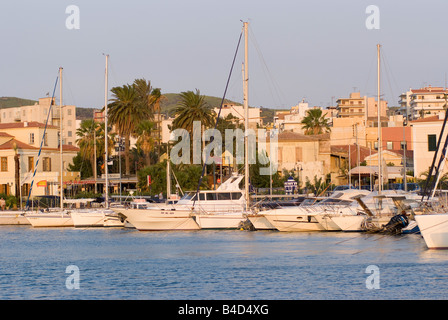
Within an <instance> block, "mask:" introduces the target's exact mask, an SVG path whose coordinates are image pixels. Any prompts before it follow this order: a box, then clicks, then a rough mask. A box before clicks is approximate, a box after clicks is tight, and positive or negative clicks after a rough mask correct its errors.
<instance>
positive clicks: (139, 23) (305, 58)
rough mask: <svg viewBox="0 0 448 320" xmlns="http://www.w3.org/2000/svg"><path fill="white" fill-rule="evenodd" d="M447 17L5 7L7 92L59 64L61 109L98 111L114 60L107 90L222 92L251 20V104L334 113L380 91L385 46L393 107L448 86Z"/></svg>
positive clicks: (382, 6) (432, 5)
mask: <svg viewBox="0 0 448 320" xmlns="http://www.w3.org/2000/svg"><path fill="white" fill-rule="evenodd" d="M69 5H76V6H78V8H79V18H80V28H79V29H78V30H75V29H73V30H70V29H68V28H67V27H66V19H67V18H68V17H69V14H67V13H66V8H67V6H69ZM369 5H376V6H377V7H378V8H379V10H380V29H379V30H375V29H373V30H369V29H367V27H366V24H365V22H366V19H368V17H369V15H370V14H368V13H366V8H367V6H369ZM447 12H448V1H446V0H429V1H391V0H389V1H379V0H372V1H363V0H350V1H349V0H345V1H294V0H276V1H272V0H271V1H265V0H258V1H256V0H225V1H223V0H221V1H214V0H159V1H156V0H153V1H142V0H140V1H138V0H129V1H113V0H112V1H103V0H90V1H78V0H72V1H61V0H58V1H56V0H51V1H50V0H39V1H31V0H29V1H20V0H18V1H2V2H1V3H0V34H1V38H0V39H1V47H0V71H1V76H0V96H15V97H21V98H28V99H38V98H40V97H44V96H45V94H46V93H47V92H50V95H51V93H52V90H53V87H54V82H55V80H56V77H57V75H58V68H59V67H60V66H62V67H63V68H64V74H63V80H64V82H63V89H64V93H63V95H64V97H63V99H64V103H65V104H75V105H76V106H78V107H95V108H97V107H101V106H102V105H103V102H104V70H105V57H104V55H103V53H108V54H109V55H110V65H109V66H110V68H109V87H113V86H120V85H123V84H126V83H132V82H133V80H134V79H136V78H145V79H147V80H150V81H151V83H152V85H153V87H159V88H161V89H162V92H163V93H178V92H181V91H187V90H195V89H196V88H197V89H199V90H200V91H201V93H202V94H206V95H213V96H217V97H222V95H223V93H224V89H225V84H226V80H227V77H228V73H229V71H230V66H231V62H232V59H233V55H234V52H235V48H236V44H237V41H238V37H239V35H240V33H241V31H242V22H241V21H240V20H244V21H248V22H249V23H250V34H249V75H250V82H249V103H250V105H252V106H265V107H281V108H289V107H291V106H293V105H295V104H297V102H298V101H300V100H302V99H305V100H307V101H308V102H309V103H310V104H311V105H320V106H323V107H326V106H328V105H329V104H330V103H331V101H332V100H333V102H334V101H336V99H337V98H339V97H347V96H348V95H349V93H350V92H351V91H353V90H354V88H355V89H356V90H359V91H361V94H362V95H364V94H367V95H372V96H375V95H376V92H377V88H376V81H377V77H376V44H377V43H380V44H381V45H382V57H383V58H384V60H383V64H382V67H381V68H382V77H381V80H382V82H381V84H382V93H384V96H385V98H386V99H387V100H388V101H389V105H396V104H397V101H398V95H399V94H400V93H401V92H404V91H406V90H407V89H409V88H411V87H412V88H417V87H421V86H424V85H433V86H444V85H445V78H446V73H447V71H448V68H447V67H446V65H447V59H448V39H447V38H446V34H447V31H448V20H447V19H446V13H447ZM243 52H244V46H243V43H242V44H241V47H240V51H239V55H238V59H237V63H236V66H235V69H234V71H233V74H232V80H231V85H230V88H229V91H228V93H227V96H226V97H227V98H228V99H232V100H236V101H242V92H243V89H242V72H241V63H242V62H243V58H244V56H243ZM58 92H59V91H58V90H57V97H58V95H59V93H58ZM333 97H334V98H333Z"/></svg>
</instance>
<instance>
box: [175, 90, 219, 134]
mask: <svg viewBox="0 0 448 320" xmlns="http://www.w3.org/2000/svg"><path fill="white" fill-rule="evenodd" d="M180 98H181V100H180V102H179V105H178V106H177V108H176V109H175V110H174V113H175V119H174V121H173V125H172V128H173V129H178V128H182V129H186V130H187V131H188V132H190V134H191V133H192V131H193V122H194V121H200V122H201V125H202V127H203V128H209V127H211V126H212V125H213V124H214V123H213V120H214V117H215V112H214V111H213V109H211V108H210V107H209V106H208V105H207V103H206V102H205V96H202V95H201V94H200V92H199V90H198V89H196V92H193V91H186V92H181V94H180Z"/></svg>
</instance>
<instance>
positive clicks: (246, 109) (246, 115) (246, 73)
mask: <svg viewBox="0 0 448 320" xmlns="http://www.w3.org/2000/svg"><path fill="white" fill-rule="evenodd" d="M243 25H244V79H243V80H244V129H245V134H244V136H245V139H244V140H245V141H244V142H245V143H244V147H245V150H244V151H245V155H244V175H245V176H244V182H245V185H244V186H245V194H246V211H249V201H250V197H249V159H248V157H249V136H248V134H249V131H248V129H249V94H248V92H249V87H248V84H249V65H248V42H249V41H248V30H247V29H248V25H249V23H248V22H243Z"/></svg>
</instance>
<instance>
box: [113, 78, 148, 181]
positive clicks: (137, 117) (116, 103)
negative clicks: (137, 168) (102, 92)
mask: <svg viewBox="0 0 448 320" xmlns="http://www.w3.org/2000/svg"><path fill="white" fill-rule="evenodd" d="M111 92H112V99H111V101H112V103H111V104H110V105H109V112H108V113H109V114H108V116H109V120H110V122H111V124H113V125H115V127H116V130H117V131H118V134H119V135H120V136H122V137H124V139H125V151H124V158H125V170H126V175H130V174H131V169H130V163H129V149H130V137H131V136H134V135H135V132H136V131H135V129H136V126H137V125H138V123H140V121H143V120H150V119H151V117H152V114H153V111H152V108H151V101H152V100H151V96H150V92H151V85H150V83H149V81H148V82H146V80H144V79H136V80H135V81H134V83H133V84H131V85H129V84H126V85H123V86H121V87H114V88H112V89H111Z"/></svg>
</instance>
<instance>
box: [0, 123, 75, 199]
mask: <svg viewBox="0 0 448 320" xmlns="http://www.w3.org/2000/svg"><path fill="white" fill-rule="evenodd" d="M44 130H45V137H46V138H45V139H44V140H43V141H42V137H43V134H44ZM41 146H42V150H41V152H40V155H39V150H40V148H41ZM78 151H79V148H77V147H75V146H73V145H63V153H62V166H63V167H62V173H63V178H62V179H63V182H64V183H67V182H69V181H73V180H76V179H79V172H69V171H68V170H67V169H68V165H69V164H71V163H73V158H74V157H75V156H76V154H77V153H78ZM60 155H61V153H60V148H59V127H57V126H53V125H47V127H46V128H45V124H43V123H40V122H36V121H32V122H15V123H1V124H0V193H6V194H12V195H16V196H17V191H18V192H19V195H20V194H21V195H22V196H27V195H28V194H29V191H30V187H31V181H33V174H34V171H35V166H36V164H37V170H36V174H35V176H34V183H33V189H32V192H31V196H38V195H59V194H60V193H59V186H60V176H61V161H60V160H61V157H60ZM38 160H39V161H38ZM18 183H19V184H20V186H21V188H20V189H19V187H18ZM16 187H17V188H16Z"/></svg>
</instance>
